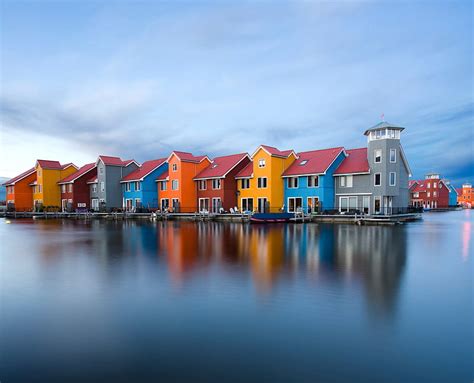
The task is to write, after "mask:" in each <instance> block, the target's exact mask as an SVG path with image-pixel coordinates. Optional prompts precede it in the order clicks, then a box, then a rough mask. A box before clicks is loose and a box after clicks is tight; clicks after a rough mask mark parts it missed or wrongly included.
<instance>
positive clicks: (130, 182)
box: [120, 158, 168, 211]
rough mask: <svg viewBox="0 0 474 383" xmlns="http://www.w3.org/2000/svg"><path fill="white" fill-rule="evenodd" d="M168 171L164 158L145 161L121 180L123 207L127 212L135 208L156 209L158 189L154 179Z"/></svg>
mask: <svg viewBox="0 0 474 383" xmlns="http://www.w3.org/2000/svg"><path fill="white" fill-rule="evenodd" d="M167 170H168V163H167V162H166V158H161V159H158V160H151V161H145V162H144V163H143V164H142V165H141V166H140V167H139V168H138V169H137V170H135V171H133V172H132V173H130V174H129V175H127V176H126V177H124V178H122V180H121V181H120V183H121V184H122V196H123V207H124V209H125V210H127V211H135V210H136V209H137V208H146V209H157V208H158V188H157V186H156V182H155V180H156V178H157V177H158V176H160V175H161V174H162V173H163V172H165V171H167Z"/></svg>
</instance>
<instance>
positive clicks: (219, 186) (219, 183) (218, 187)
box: [212, 178, 222, 190]
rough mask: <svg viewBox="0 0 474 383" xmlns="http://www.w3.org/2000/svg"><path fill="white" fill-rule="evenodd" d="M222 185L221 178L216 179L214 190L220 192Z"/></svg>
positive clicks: (213, 184) (214, 180)
mask: <svg viewBox="0 0 474 383" xmlns="http://www.w3.org/2000/svg"><path fill="white" fill-rule="evenodd" d="M221 184H222V182H221V179H220V178H214V179H213V180H212V190H220V188H221Z"/></svg>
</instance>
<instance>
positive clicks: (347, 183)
mask: <svg viewBox="0 0 474 383" xmlns="http://www.w3.org/2000/svg"><path fill="white" fill-rule="evenodd" d="M339 185H340V186H341V187H343V188H344V187H345V188H351V187H352V176H342V177H341V180H340V183H339Z"/></svg>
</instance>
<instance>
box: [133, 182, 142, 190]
mask: <svg viewBox="0 0 474 383" xmlns="http://www.w3.org/2000/svg"><path fill="white" fill-rule="evenodd" d="M134 186H135V191H140V189H141V185H140V181H136V182H135V185H134Z"/></svg>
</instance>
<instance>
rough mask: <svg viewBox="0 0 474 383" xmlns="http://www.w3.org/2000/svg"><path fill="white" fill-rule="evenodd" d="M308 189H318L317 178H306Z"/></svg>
mask: <svg viewBox="0 0 474 383" xmlns="http://www.w3.org/2000/svg"><path fill="white" fill-rule="evenodd" d="M308 187H309V188H318V187H319V176H308Z"/></svg>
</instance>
